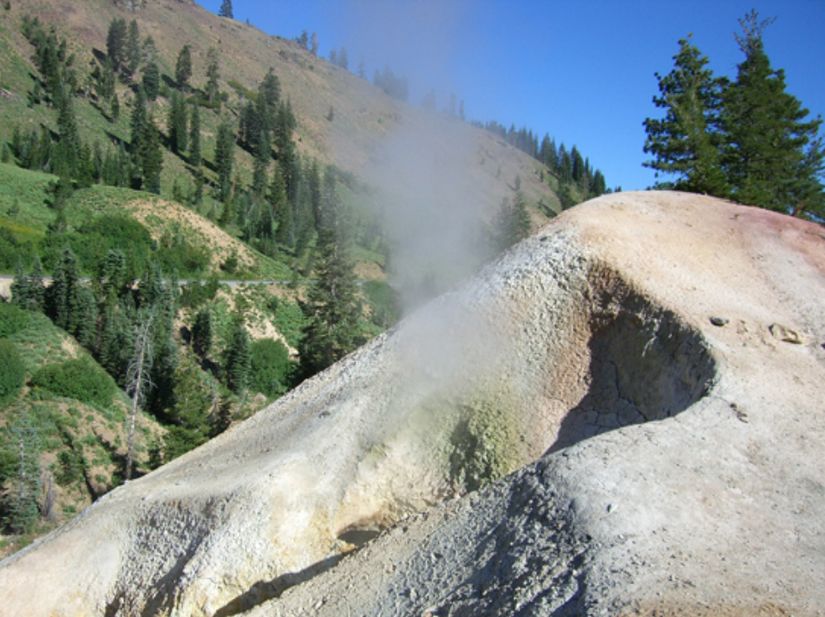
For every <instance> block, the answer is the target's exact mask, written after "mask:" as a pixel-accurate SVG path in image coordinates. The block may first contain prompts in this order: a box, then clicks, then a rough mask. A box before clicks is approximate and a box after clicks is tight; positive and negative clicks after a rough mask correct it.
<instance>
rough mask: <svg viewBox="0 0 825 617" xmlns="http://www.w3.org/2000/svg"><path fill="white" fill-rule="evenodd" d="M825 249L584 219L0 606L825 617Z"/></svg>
mask: <svg viewBox="0 0 825 617" xmlns="http://www.w3.org/2000/svg"><path fill="white" fill-rule="evenodd" d="M824 245H825V238H823V234H822V230H821V228H820V227H817V226H815V225H812V224H807V223H804V222H800V221H798V220H795V219H790V218H787V217H784V216H781V215H777V214H772V213H768V212H764V211H758V210H754V209H750V208H745V207H741V206H735V205H732V204H728V203H725V202H721V201H719V200H715V199H711V198H702V197H696V196H692V195H685V194H675V193H635V194H633V193H629V194H617V195H612V196H609V197H604V198H600V199H598V200H594V201H593V202H590V203H589V204H586V205H583V206H580V207H578V208H575V209H574V210H571V211H569V212H567V213H565V214H564V215H563V216H562V217H560V218H559V219H557V220H556V221H555V222H554V223H552V224H551V225H549V226H548V227H546V228H545V229H544V230H543V231H542V232H541V233H540V234H539V235H537V236H534V237H533V238H531V239H529V240H528V241H526V242H523V243H522V244H520V245H518V246H517V247H516V248H515V249H514V250H512V251H511V252H510V253H508V254H507V255H506V256H505V257H504V258H502V259H501V260H500V261H499V262H497V263H496V264H494V265H493V266H491V267H489V268H487V269H486V270H485V271H483V272H482V273H481V274H480V275H479V276H478V277H477V278H476V279H474V280H473V281H471V282H469V283H468V284H467V285H465V286H464V287H463V288H462V289H460V290H459V291H457V292H454V293H451V294H448V295H446V296H443V297H441V298H440V299H438V300H436V301H434V302H432V303H430V304H429V305H427V306H426V307H425V308H424V309H422V310H421V311H419V312H418V313H416V314H415V315H413V316H412V317H411V318H409V319H407V320H405V321H404V322H402V324H400V325H399V327H398V328H396V329H395V330H394V331H392V332H390V333H388V334H387V335H384V336H382V337H380V338H379V339H377V340H375V341H374V342H372V343H371V344H370V345H368V346H367V347H365V348H362V349H361V350H359V351H357V352H355V353H354V354H352V355H351V356H349V357H348V358H346V359H345V360H344V361H342V362H340V363H338V364H337V365H335V366H333V367H332V368H331V369H329V370H328V371H326V372H325V373H323V374H321V375H319V376H317V377H316V378H314V379H313V380H311V381H309V382H306V383H305V384H304V385H303V386H302V387H300V388H299V389H298V390H296V391H294V392H293V393H291V394H290V395H288V396H286V397H285V398H283V399H281V400H279V401H278V402H277V403H276V404H274V405H273V406H271V407H270V408H268V409H266V410H264V411H262V412H260V413H259V414H257V415H256V416H255V417H253V418H251V419H250V420H248V421H247V422H245V423H243V424H241V425H239V426H237V427H236V428H234V429H233V430H231V431H229V432H228V433H225V434H224V435H221V436H220V437H219V438H217V439H215V440H214V441H212V442H210V443H209V444H206V445H205V446H203V447H201V448H199V449H197V450H195V451H193V452H191V453H189V454H187V455H186V456H184V457H182V458H181V459H178V460H177V461H174V462H173V463H171V464H169V465H167V466H165V467H163V468H161V469H159V470H157V471H155V472H153V473H152V474H150V475H148V476H146V477H144V478H142V479H140V480H138V481H135V482H131V483H129V484H128V485H126V486H124V487H122V488H119V489H117V490H115V491H113V492H112V493H110V494H109V495H107V496H106V497H105V498H103V499H101V500H100V501H99V502H98V503H96V504H95V505H94V506H92V507H91V508H89V509H88V510H87V511H86V512H85V513H84V514H83V515H82V516H81V517H79V518H78V519H77V520H76V521H75V522H73V523H72V524H70V525H69V526H67V527H65V528H63V529H61V530H59V531H58V532H56V533H54V534H53V535H51V536H49V537H47V538H45V539H44V540H43V541H41V542H39V543H38V544H36V545H34V546H33V547H31V548H30V549H28V550H26V551H23V552H21V553H19V554H17V555H16V556H13V557H11V558H9V559H7V560H6V561H4V562H2V563H0V593H2V596H3V598H4V603H3V606H2V608H0V613H2V614H9V615H12V614H28V615H92V614H119V615H144V614H145V615H154V614H172V613H174V614H182V615H183V614H185V615H189V614H195V615H197V614H207V615H224V616H225V615H233V614H239V613H241V612H243V611H245V610H250V609H251V610H253V611H254V612H255V614H261V615H270V614H281V615H295V614H306V615H342V614H379V613H380V614H416V615H420V614H425V612H426V611H429V613H430V614H431V615H436V614H437V615H476V614H497V615H512V614H519V615H580V614H592V615H602V614H605V615H606V614H611V615H614V614H620V613H622V612H624V613H625V614H652V611H653V610H657V611H659V612H658V613H656V614H681V615H693V614H725V615H751V614H765V615H785V614H795V615H816V614H821V608H820V607H822V606H825V592H823V590H822V588H821V585H820V583H821V572H822V571H823V570H825V557H823V556H824V555H825V544H824V543H823V538H825V528H824V527H825V523H824V522H823V519H822V517H821V512H822V511H823V507H825V470H823V466H822V462H821V461H822V460H823V457H822V455H823V450H824V449H825V418H823V415H822V414H823V411H822V408H821V382H822V379H823V377H825V349H823V348H822V343H823V341H825V317H824V316H823V313H822V310H821V298H822V295H823V292H825V251H823V246H824ZM711 317H718V318H722V320H721V321H719V320H717V323H724V325H722V326H715V325H712V323H711V321H710V318H711ZM795 339H799V340H800V341H801V342H800V343H794V342H789V341H793V340H795ZM512 471H516V473H515V474H513V475H509V476H507V477H506V479H504V480H501V481H498V482H495V483H493V484H492V485H490V486H489V487H488V488H486V489H484V490H482V491H481V492H478V493H473V494H472V495H471V496H469V497H464V498H461V499H455V497H457V496H458V495H460V494H462V493H463V492H464V491H466V490H467V489H473V488H475V487H476V486H478V485H479V484H480V483H483V482H484V481H485V480H486V479H489V478H496V477H499V476H502V475H503V474H506V473H509V472H512ZM422 510H426V511H427V513H426V514H416V513H417V512H420V511H422ZM388 528H389V531H386V532H385V533H383V534H382V535H380V536H379V537H378V538H376V539H375V540H373V542H372V543H370V544H368V545H367V546H366V547H365V548H363V549H362V550H360V551H358V552H357V553H356V554H355V555H352V556H349V557H345V558H344V559H343V560H341V556H342V555H343V554H345V553H347V552H349V551H351V550H352V549H353V548H355V547H357V546H358V545H359V544H361V543H363V542H364V541H366V540H368V539H370V538H374V537H375V536H376V535H377V534H378V532H380V531H381V530H383V529H388ZM32 585H34V586H35V587H36V588H37V589H38V590H43V593H38V594H36V595H34V596H33V595H32V594H31V593H30V591H29V590H30V589H31V586H32Z"/></svg>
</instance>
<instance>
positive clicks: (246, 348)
mask: <svg viewBox="0 0 825 617" xmlns="http://www.w3.org/2000/svg"><path fill="white" fill-rule="evenodd" d="M250 345H251V343H250V341H249V333H248V332H247V331H246V328H245V327H244V325H243V319H241V318H240V317H237V318H236V319H235V323H234V325H233V328H232V333H231V335H230V338H229V344H228V345H227V348H226V353H225V355H224V376H225V378H226V385H227V387H228V388H229V389H230V390H232V391H233V392H235V393H236V394H240V393H241V392H243V391H244V390H246V388H247V387H248V385H249V370H250V364H251V362H252V356H251V352H250Z"/></svg>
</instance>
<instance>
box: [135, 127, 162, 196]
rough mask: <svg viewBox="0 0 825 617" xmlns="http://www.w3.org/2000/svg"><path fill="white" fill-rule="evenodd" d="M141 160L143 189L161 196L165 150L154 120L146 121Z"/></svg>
mask: <svg viewBox="0 0 825 617" xmlns="http://www.w3.org/2000/svg"><path fill="white" fill-rule="evenodd" d="M140 160H141V165H142V171H143V188H144V190H146V191H149V192H150V193H155V194H156V195H159V194H160V174H161V171H162V170H163V149H162V148H161V144H160V134H159V132H158V129H157V128H156V127H155V123H154V121H153V120H152V118H149V119H148V120H147V121H146V125H145V127H144V134H143V137H142V138H141V152H140Z"/></svg>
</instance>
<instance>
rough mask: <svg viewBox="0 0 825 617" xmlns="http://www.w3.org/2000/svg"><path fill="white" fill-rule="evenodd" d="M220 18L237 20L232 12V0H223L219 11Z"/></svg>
mask: <svg viewBox="0 0 825 617" xmlns="http://www.w3.org/2000/svg"><path fill="white" fill-rule="evenodd" d="M218 16H219V17H226V18H228V19H235V14H234V12H233V11H232V0H223V2H221V8H220V11H218Z"/></svg>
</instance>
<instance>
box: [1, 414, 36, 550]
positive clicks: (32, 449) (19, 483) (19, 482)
mask: <svg viewBox="0 0 825 617" xmlns="http://www.w3.org/2000/svg"><path fill="white" fill-rule="evenodd" d="M9 434H10V437H11V439H10V443H8V444H7V446H6V448H4V449H5V450H7V451H8V452H9V454H10V456H9V457H8V458H9V459H10V460H12V461H14V467H13V469H14V472H13V474H12V476H11V481H10V482H9V485H10V486H9V490H8V491H7V492H6V494H5V495H4V497H3V502H4V503H3V506H4V507H3V508H2V509H3V510H4V511H5V517H4V523H6V525H8V527H9V528H10V530H11V531H12V532H14V533H18V534H23V533H27V532H29V531H31V529H32V527H33V526H34V524H35V523H36V522H37V519H38V509H37V499H38V496H39V495H40V462H39V458H40V449H41V447H42V446H41V442H40V439H39V436H38V433H37V429H36V428H35V426H34V424H33V422H32V418H31V416H29V415H21V416H19V418H18V419H17V420H15V421H14V423H13V424H12V425H11V427H10V429H9ZM4 458H6V457H5V456H4Z"/></svg>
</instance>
